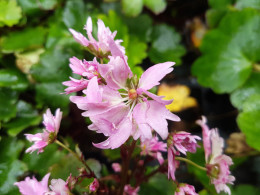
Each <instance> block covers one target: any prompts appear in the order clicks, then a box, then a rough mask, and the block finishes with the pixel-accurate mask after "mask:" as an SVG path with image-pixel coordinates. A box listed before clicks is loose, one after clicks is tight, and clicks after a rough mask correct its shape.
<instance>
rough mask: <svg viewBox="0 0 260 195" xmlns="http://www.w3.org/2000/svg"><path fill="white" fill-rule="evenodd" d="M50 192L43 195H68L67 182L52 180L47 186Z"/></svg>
mask: <svg viewBox="0 0 260 195" xmlns="http://www.w3.org/2000/svg"><path fill="white" fill-rule="evenodd" d="M49 187H50V189H51V191H49V192H47V193H45V194H44V195H69V194H70V191H69V188H68V186H67V182H65V181H64V180H62V179H52V180H51V185H50V186H49Z"/></svg>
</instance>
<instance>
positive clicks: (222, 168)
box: [197, 118, 235, 194]
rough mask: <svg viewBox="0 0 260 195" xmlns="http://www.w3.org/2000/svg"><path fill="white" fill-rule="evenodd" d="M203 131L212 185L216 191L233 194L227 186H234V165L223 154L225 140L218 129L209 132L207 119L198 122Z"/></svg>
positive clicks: (207, 165)
mask: <svg viewBox="0 0 260 195" xmlns="http://www.w3.org/2000/svg"><path fill="white" fill-rule="evenodd" d="M197 123H198V124H199V125H201V127H202V130H203V134H202V135H203V146H204V150H205V158H206V167H207V174H208V175H209V176H210V179H211V183H212V184H214V185H215V188H216V191H217V192H218V193H219V192H220V191H225V192H227V193H228V194H231V191H230V189H229V187H228V186H227V185H226V184H233V182H234V181H235V177H234V176H232V175H230V174H231V172H230V170H229V166H230V165H232V164H233V162H232V159H231V158H230V157H229V156H227V155H225V154H223V147H224V139H223V138H222V137H220V136H219V133H218V130H217V129H211V130H209V128H208V126H207V125H206V119H205V118H203V119H202V121H198V122H197Z"/></svg>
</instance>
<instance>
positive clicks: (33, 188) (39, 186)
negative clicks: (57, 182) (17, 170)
mask: <svg viewBox="0 0 260 195" xmlns="http://www.w3.org/2000/svg"><path fill="white" fill-rule="evenodd" d="M49 177H50V173H48V174H47V175H45V176H44V177H43V179H42V181H38V180H37V179H36V178H35V177H33V178H32V179H31V178H30V177H26V178H25V180H24V181H20V182H16V183H14V185H16V186H17V187H18V188H19V191H20V193H21V194H22V195H32V194H44V193H46V192H48V191H49V188H48V180H49Z"/></svg>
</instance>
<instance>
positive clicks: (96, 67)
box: [63, 18, 180, 149]
mask: <svg viewBox="0 0 260 195" xmlns="http://www.w3.org/2000/svg"><path fill="white" fill-rule="evenodd" d="M91 26H92V22H91V19H90V18H89V19H88V21H87V26H86V28H85V29H86V30H87V34H88V38H89V40H87V38H86V37H84V36H83V35H82V34H80V33H76V32H75V31H73V30H71V32H72V34H73V36H74V38H75V39H76V41H78V42H79V43H81V44H82V45H83V46H86V47H87V48H88V49H89V50H91V51H92V53H93V54H95V55H96V56H97V57H99V58H104V55H103V54H106V55H105V56H106V57H107V58H108V60H109V61H108V63H107V64H102V63H98V62H97V60H96V59H94V60H93V61H86V60H83V61H81V60H79V59H77V58H76V57H73V58H71V59H70V67H71V69H72V71H73V72H74V73H76V74H79V75H81V76H82V78H81V80H75V79H73V78H71V81H67V82H64V83H63V84H64V85H66V86H68V88H67V89H66V90H65V92H66V93H67V94H68V93H71V92H75V91H79V90H82V92H83V94H84V96H71V97H70V100H71V101H72V102H74V103H75V104H76V105H77V106H78V108H79V109H82V110H84V111H85V112H83V114H82V115H83V116H85V117H89V118H90V120H91V121H92V124H91V125H90V126H89V129H90V130H94V131H96V132H97V133H103V134H104V135H105V136H107V137H108V139H107V140H105V141H104V142H101V143H97V144H94V145H95V146H96V147H98V148H102V149H107V148H111V149H114V148H118V147H120V146H121V145H122V144H124V143H125V142H126V141H127V140H128V138H129V137H130V136H132V137H133V138H134V139H135V140H137V139H138V138H141V140H147V139H148V140H152V139H153V136H152V132H153V130H154V131H156V132H157V133H158V134H159V135H160V136H161V138H162V139H166V138H167V136H168V128H167V126H168V124H167V119H168V120H172V121H179V120H180V119H179V117H178V116H176V115H174V114H172V113H171V112H170V111H168V110H167V109H166V108H165V105H168V104H170V103H171V102H172V100H170V101H169V100H167V101H166V100H163V99H162V97H160V96H156V95H154V94H152V93H151V92H149V91H148V90H150V89H151V88H152V87H154V86H157V85H159V81H160V80H161V79H162V78H163V77H164V76H165V75H166V74H168V73H170V72H171V71H172V70H173V68H172V66H173V65H174V62H165V63H161V64H157V65H154V66H152V67H150V68H149V69H148V70H146V71H145V72H144V73H143V75H142V76H141V78H140V79H137V77H136V76H135V75H133V73H132V72H131V70H130V67H129V66H128V64H127V56H125V54H124V49H122V48H123V47H122V46H120V45H119V43H120V41H115V40H114V36H115V33H111V32H110V30H109V29H108V28H105V27H104V24H103V22H102V21H100V20H99V21H98V38H99V41H98V42H97V41H96V40H94V39H93V37H92V34H91V32H92V27H91ZM100 52H101V53H102V55H101V54H100ZM101 62H102V61H101Z"/></svg>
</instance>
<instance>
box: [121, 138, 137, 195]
mask: <svg viewBox="0 0 260 195" xmlns="http://www.w3.org/2000/svg"><path fill="white" fill-rule="evenodd" d="M135 144H136V141H135V140H133V141H132V144H131V146H130V148H129V150H128V152H127V157H126V158H125V159H123V163H122V166H123V167H122V172H121V184H120V189H119V195H122V194H123V193H124V187H125V184H126V182H127V175H128V168H129V164H130V160H131V156H132V153H133V151H134V148H135Z"/></svg>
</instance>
